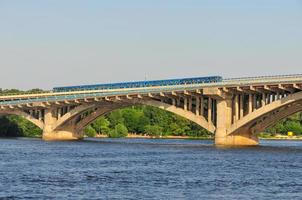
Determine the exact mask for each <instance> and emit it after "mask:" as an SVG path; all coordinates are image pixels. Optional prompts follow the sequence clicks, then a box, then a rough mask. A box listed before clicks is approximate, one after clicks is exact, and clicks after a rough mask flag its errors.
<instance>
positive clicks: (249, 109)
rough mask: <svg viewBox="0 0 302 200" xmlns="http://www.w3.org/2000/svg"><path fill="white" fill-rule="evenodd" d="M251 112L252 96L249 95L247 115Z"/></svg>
mask: <svg viewBox="0 0 302 200" xmlns="http://www.w3.org/2000/svg"><path fill="white" fill-rule="evenodd" d="M251 112H253V95H252V94H249V107H248V113H251Z"/></svg>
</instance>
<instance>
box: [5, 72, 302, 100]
mask: <svg viewBox="0 0 302 200" xmlns="http://www.w3.org/2000/svg"><path fill="white" fill-rule="evenodd" d="M293 83H299V84H300V83H302V74H298V75H283V76H263V77H247V78H230V79H224V80H223V81H222V82H219V83H201V84H190V85H170V86H160V87H159V86H156V87H140V88H124V89H109V90H88V91H74V92H59V93H54V92H47V93H40V94H22V95H4V96H0V105H17V104H26V103H35V102H52V101H64V100H76V99H83V98H94V97H106V96H122V95H136V94H148V93H159V92H171V91H175V92H177V91H184V90H188V91H193V90H198V89H203V88H208V87H218V88H223V87H238V86H239V87H244V86H257V85H274V84H293Z"/></svg>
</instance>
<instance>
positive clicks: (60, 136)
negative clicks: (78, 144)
mask: <svg viewBox="0 0 302 200" xmlns="http://www.w3.org/2000/svg"><path fill="white" fill-rule="evenodd" d="M56 112H57V109H45V111H44V129H43V136H42V138H43V139H44V140H77V139H81V138H82V137H83V136H82V135H80V134H78V133H77V132H76V130H75V124H74V123H73V122H69V123H66V124H65V125H64V126H62V127H60V128H58V127H56V126H57V121H58V119H57V113H56Z"/></svg>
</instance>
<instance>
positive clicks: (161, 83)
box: [53, 76, 222, 92]
mask: <svg viewBox="0 0 302 200" xmlns="http://www.w3.org/2000/svg"><path fill="white" fill-rule="evenodd" d="M221 81H222V77H221V76H209V77H195V78H182V79H168V80H153V81H135V82H122V83H106V84H96V85H78V86H66V87H55V88H53V92H72V91H84V90H107V89H123V88H140V87H155V86H169V85H190V84H201V83H217V82H221Z"/></svg>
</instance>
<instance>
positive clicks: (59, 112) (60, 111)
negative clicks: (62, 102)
mask: <svg viewBox="0 0 302 200" xmlns="http://www.w3.org/2000/svg"><path fill="white" fill-rule="evenodd" d="M61 116H62V109H61V108H58V119H60V118H61Z"/></svg>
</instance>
